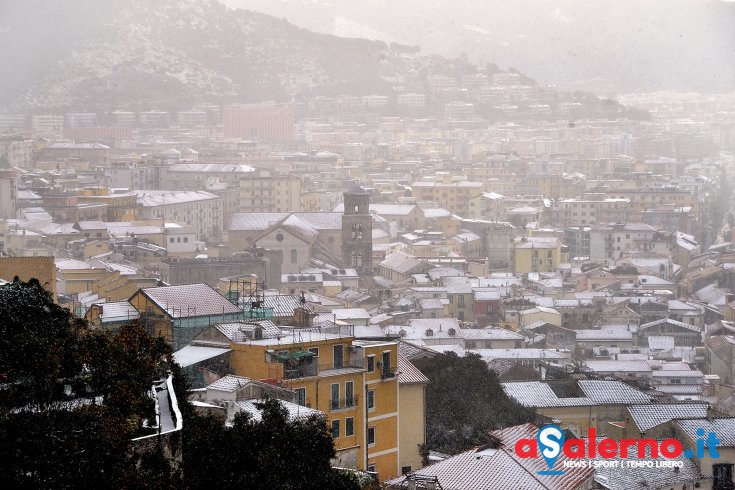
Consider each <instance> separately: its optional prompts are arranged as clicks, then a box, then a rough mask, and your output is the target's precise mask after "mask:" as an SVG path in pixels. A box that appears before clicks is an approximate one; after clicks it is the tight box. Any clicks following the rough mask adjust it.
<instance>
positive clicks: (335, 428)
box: [332, 420, 339, 439]
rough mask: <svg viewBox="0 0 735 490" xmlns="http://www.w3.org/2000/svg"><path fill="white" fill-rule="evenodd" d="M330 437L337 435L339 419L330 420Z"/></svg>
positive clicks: (336, 436)
mask: <svg viewBox="0 0 735 490" xmlns="http://www.w3.org/2000/svg"><path fill="white" fill-rule="evenodd" d="M332 437H334V438H335V439H337V438H338V437H339V420H332Z"/></svg>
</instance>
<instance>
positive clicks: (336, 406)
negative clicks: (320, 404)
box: [329, 395, 357, 410]
mask: <svg viewBox="0 0 735 490" xmlns="http://www.w3.org/2000/svg"><path fill="white" fill-rule="evenodd" d="M356 406H357V395H355V396H353V397H352V398H336V399H335V398H332V399H330V400H329V408H330V409H331V410H347V409H350V408H355V407H356Z"/></svg>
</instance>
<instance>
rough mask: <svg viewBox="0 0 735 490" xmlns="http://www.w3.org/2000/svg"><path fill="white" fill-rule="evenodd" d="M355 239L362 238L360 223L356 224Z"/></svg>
mask: <svg viewBox="0 0 735 490" xmlns="http://www.w3.org/2000/svg"><path fill="white" fill-rule="evenodd" d="M355 239H356V240H362V225H361V224H358V225H357V236H356V237H355Z"/></svg>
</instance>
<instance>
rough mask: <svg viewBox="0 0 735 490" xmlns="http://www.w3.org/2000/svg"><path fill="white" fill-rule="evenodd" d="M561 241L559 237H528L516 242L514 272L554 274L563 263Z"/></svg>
mask: <svg viewBox="0 0 735 490" xmlns="http://www.w3.org/2000/svg"><path fill="white" fill-rule="evenodd" d="M561 247H562V244H561V241H560V240H559V239H558V238H557V237H528V238H523V239H521V240H520V241H518V242H516V245H515V249H514V257H513V271H514V272H515V273H516V274H528V273H529V272H553V271H555V270H556V268H557V267H558V266H559V264H560V263H561V262H562V253H561Z"/></svg>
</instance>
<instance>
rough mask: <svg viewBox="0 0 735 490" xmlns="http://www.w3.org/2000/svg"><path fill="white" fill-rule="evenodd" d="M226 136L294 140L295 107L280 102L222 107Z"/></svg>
mask: <svg viewBox="0 0 735 490" xmlns="http://www.w3.org/2000/svg"><path fill="white" fill-rule="evenodd" d="M222 121H223V130H224V135H225V138H243V139H250V140H292V139H293V137H294V124H295V113H294V109H293V107H291V106H289V105H278V104H252V105H233V106H225V107H223V108H222Z"/></svg>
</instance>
